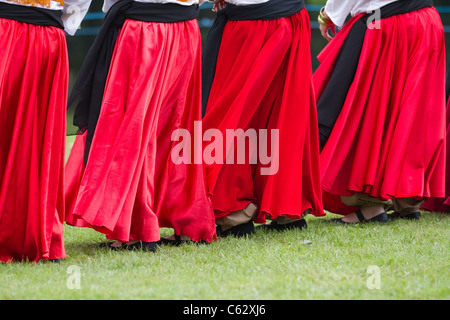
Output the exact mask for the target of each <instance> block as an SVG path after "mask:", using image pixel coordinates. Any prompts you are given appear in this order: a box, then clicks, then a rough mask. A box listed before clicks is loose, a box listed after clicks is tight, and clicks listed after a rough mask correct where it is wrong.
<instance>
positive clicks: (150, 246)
mask: <svg viewBox="0 0 450 320" xmlns="http://www.w3.org/2000/svg"><path fill="white" fill-rule="evenodd" d="M125 248H126V249H127V250H132V251H134V250H142V251H148V252H156V250H157V249H158V242H143V241H138V242H136V243H133V244H125Z"/></svg>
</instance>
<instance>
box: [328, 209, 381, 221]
mask: <svg viewBox="0 0 450 320" xmlns="http://www.w3.org/2000/svg"><path fill="white" fill-rule="evenodd" d="M355 213H356V217H357V218H358V220H359V222H382V223H384V222H387V221H388V216H387V213H386V212H385V211H384V212H382V213H380V214H379V215H377V216H375V217H373V218H370V219H366V218H365V217H364V215H363V214H362V212H361V210H360V209H358V210H357V211H356V212H355ZM330 221H331V222H335V223H341V224H355V223H358V222H346V221H343V220H342V218H340V219H330Z"/></svg>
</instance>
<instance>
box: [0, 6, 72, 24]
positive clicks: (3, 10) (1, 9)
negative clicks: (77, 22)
mask: <svg viewBox="0 0 450 320" xmlns="http://www.w3.org/2000/svg"><path fill="white" fill-rule="evenodd" d="M61 17H62V11H61V10H49V9H44V8H37V7H29V6H20V5H16V4H9V3H4V2H0V18H3V19H9V20H14V21H18V22H23V23H28V24H32V25H36V26H44V27H56V28H60V29H64V24H63V22H62V20H61Z"/></svg>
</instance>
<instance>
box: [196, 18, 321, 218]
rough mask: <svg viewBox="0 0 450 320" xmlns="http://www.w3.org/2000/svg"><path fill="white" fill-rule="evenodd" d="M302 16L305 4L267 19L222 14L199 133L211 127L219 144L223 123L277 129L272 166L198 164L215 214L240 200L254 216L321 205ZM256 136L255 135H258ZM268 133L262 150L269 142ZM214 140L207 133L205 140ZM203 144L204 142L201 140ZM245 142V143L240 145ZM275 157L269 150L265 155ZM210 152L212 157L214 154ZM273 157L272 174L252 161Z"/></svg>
mask: <svg viewBox="0 0 450 320" xmlns="http://www.w3.org/2000/svg"><path fill="white" fill-rule="evenodd" d="M310 34H311V30H310V22H309V17H308V13H307V11H306V10H302V11H301V12H299V13H298V14H295V15H293V16H291V17H287V18H282V19H278V20H272V21H231V22H228V23H227V25H226V27H225V30H224V34H223V38H222V42H221V48H220V52H219V56H218V62H217V70H216V73H215V78H214V82H213V85H212V88H211V93H210V96H209V101H208V106H207V110H206V115H205V117H204V119H203V130H204V132H205V133H207V132H208V130H210V129H216V130H219V131H220V133H221V136H222V137H224V145H225V148H224V149H223V150H222V151H223V158H224V159H225V158H226V157H227V155H229V154H230V153H228V152H227V151H230V152H234V154H235V155H237V154H238V151H237V150H236V149H237V148H236V146H237V144H235V146H234V149H233V147H232V146H231V144H230V143H229V144H227V143H226V141H225V140H226V139H225V137H226V132H227V130H230V129H231V130H238V129H242V130H244V131H247V130H248V129H255V130H256V131H257V132H259V129H267V130H268V132H267V136H268V139H269V138H270V135H271V130H275V129H276V130H279V131H278V132H279V145H278V146H275V147H278V150H277V149H276V148H275V149H274V151H275V152H277V153H278V159H279V163H278V171H276V165H275V164H274V163H271V164H267V165H263V164H262V163H261V161H260V159H258V161H257V163H256V164H249V163H250V162H249V159H248V158H247V160H246V162H245V164H237V159H235V161H234V164H232V163H226V164H225V165H223V164H220V163H218V162H220V161H216V162H215V163H212V164H208V163H207V164H205V168H206V173H207V185H208V192H209V193H210V194H211V195H212V198H211V199H212V202H213V206H214V210H215V215H216V219H218V218H222V217H225V216H227V215H228V214H230V213H231V212H233V211H236V210H240V209H243V208H245V207H246V206H247V205H248V204H249V203H250V202H254V203H256V204H257V205H258V207H259V213H258V216H257V217H256V219H255V221H256V222H261V223H264V222H265V220H266V217H267V216H269V217H270V218H272V219H275V218H277V217H278V216H279V215H283V216H287V217H291V218H299V217H300V216H301V215H302V213H303V212H305V211H306V210H308V209H311V210H312V212H311V213H312V214H314V215H317V216H322V215H324V213H323V209H322V198H321V186H320V173H319V146H318V141H319V140H318V128H317V111H316V107H315V99H314V92H313V87H312V79H311V78H312V67H311V57H310ZM258 138H259V139H261V136H259V137H258ZM273 141H274V140H268V150H270V148H271V142H273ZM213 142H214V141H213ZM204 147H205V148H204V150H205V151H206V150H210V149H208V148H211V145H210V144H209V143H207V142H206V143H205V144H204ZM247 149H248V147H247ZM272 159H273V160H275V158H272ZM216 160H217V159H216ZM271 165H274V166H273V167H272V168H273V169H274V171H273V173H274V174H269V175H262V174H261V171H260V169H261V168H268V167H270V166H271Z"/></svg>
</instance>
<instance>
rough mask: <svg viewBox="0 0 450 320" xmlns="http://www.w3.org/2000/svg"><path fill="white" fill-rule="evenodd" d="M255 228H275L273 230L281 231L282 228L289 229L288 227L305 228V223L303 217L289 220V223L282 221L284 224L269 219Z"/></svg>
mask: <svg viewBox="0 0 450 320" xmlns="http://www.w3.org/2000/svg"><path fill="white" fill-rule="evenodd" d="M256 228H257V229H260V230H270V231H272V230H275V231H282V230H289V229H300V230H301V229H306V228H307V224H306V221H305V219H301V220H297V221H294V222H290V223H284V224H279V223H278V222H276V221H271V222H270V223H267V224H262V225H260V226H257V227H256Z"/></svg>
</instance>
